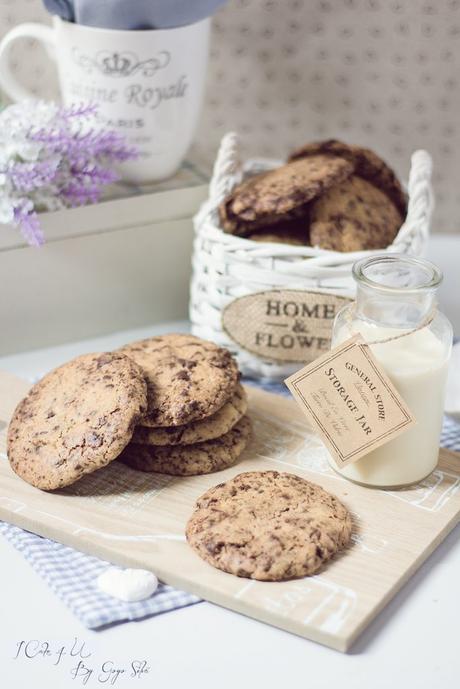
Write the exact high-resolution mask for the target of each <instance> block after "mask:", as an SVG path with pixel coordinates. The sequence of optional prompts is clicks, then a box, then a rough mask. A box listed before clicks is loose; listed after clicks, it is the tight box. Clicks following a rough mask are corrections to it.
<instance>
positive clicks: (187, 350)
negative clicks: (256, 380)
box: [119, 333, 239, 427]
mask: <svg viewBox="0 0 460 689" xmlns="http://www.w3.org/2000/svg"><path fill="white" fill-rule="evenodd" d="M119 351H121V352H122V353H123V354H126V355H127V356H129V357H130V358H132V359H133V360H134V361H135V362H136V363H137V364H138V365H139V366H140V367H141V369H142V370H143V372H144V375H145V378H146V381H147V402H148V409H147V413H146V414H145V415H144V416H143V418H142V420H141V424H142V425H143V426H152V427H158V426H181V425H184V424H187V423H190V422H191V421H198V420H201V419H204V418H206V417H207V416H211V414H214V413H215V412H216V411H217V410H218V409H220V408H221V407H222V406H223V405H224V404H225V403H226V402H228V401H229V400H230V399H231V397H232V396H233V393H234V391H235V388H236V386H237V384H238V379H239V372H238V366H237V363H236V361H235V360H234V359H233V357H232V355H231V354H230V352H229V351H228V350H227V349H224V348H223V347H218V346H217V345H215V344H214V343H213V342H208V341H207V340H203V339H201V338H199V337H194V336H193V335H187V334H182V333H180V334H171V335H160V336H158V337H150V338H148V339H146V340H141V341H139V342H133V343H131V344H128V345H126V346H124V347H122V348H121V349H120V350H119Z"/></svg>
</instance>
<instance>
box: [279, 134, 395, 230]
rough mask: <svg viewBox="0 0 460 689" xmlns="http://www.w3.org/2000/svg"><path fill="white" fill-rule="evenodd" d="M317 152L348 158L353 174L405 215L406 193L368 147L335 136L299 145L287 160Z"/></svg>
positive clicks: (388, 169)
mask: <svg viewBox="0 0 460 689" xmlns="http://www.w3.org/2000/svg"><path fill="white" fill-rule="evenodd" d="M320 154H323V155H334V156H339V157H341V158H345V159H346V160H348V161H349V162H350V163H351V164H352V165H353V167H354V172H355V174H356V175H358V176H359V177H363V178H364V179H366V180H367V181H368V182H371V183H372V184H373V185H374V186H376V187H377V188H379V189H381V190H382V191H384V192H385V193H386V194H387V196H388V197H389V198H390V199H391V200H392V201H393V203H394V205H395V206H396V208H397V209H398V210H399V212H400V214H401V215H402V216H403V217H405V215H406V212H407V194H406V192H405V191H404V189H403V187H402V185H401V183H400V182H399V180H398V178H397V176H396V174H395V173H394V171H393V170H392V169H391V167H390V166H389V165H387V163H386V162H385V161H384V160H382V158H380V156H378V155H377V154H376V153H375V152H374V151H372V150H371V149H370V148H363V147H362V146H355V145H352V144H347V143H345V142H343V141H339V140H338V139H328V140H326V141H317V142H313V143H309V144H306V145H305V146H302V147H301V148H299V149H297V150H296V151H294V152H293V153H291V155H290V156H289V160H290V161H295V160H301V159H302V158H308V157H309V156H317V155H320Z"/></svg>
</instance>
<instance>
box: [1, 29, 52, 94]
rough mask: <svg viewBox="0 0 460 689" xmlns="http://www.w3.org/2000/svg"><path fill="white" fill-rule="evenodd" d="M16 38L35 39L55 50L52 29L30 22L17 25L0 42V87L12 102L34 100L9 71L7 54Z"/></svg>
mask: <svg viewBox="0 0 460 689" xmlns="http://www.w3.org/2000/svg"><path fill="white" fill-rule="evenodd" d="M18 38H35V39H37V40H38V41H41V42H42V43H44V44H45V46H47V47H51V48H52V49H54V48H55V37H54V29H52V28H51V27H50V26H46V25H45V24H35V23H32V22H29V23H26V24H19V26H15V27H14V29H11V31H8V33H7V34H6V35H5V36H4V37H3V39H2V41H0V87H1V88H2V89H3V91H4V92H5V93H6V95H7V96H9V97H10V98H11V99H12V100H13V101H20V100H30V99H31V98H32V99H35V98H36V96H34V94H33V93H31V92H30V91H28V90H27V89H26V88H24V86H21V84H20V83H19V82H18V81H17V79H16V77H15V76H14V74H13V72H12V71H11V67H10V62H9V54H10V49H11V46H12V44H13V43H14V41H16V40H17V39H18Z"/></svg>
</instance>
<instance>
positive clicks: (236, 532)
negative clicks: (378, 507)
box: [186, 471, 352, 581]
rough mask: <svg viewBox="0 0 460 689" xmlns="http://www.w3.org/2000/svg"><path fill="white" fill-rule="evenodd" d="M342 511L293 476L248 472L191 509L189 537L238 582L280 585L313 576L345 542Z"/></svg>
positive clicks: (346, 522)
mask: <svg viewBox="0 0 460 689" xmlns="http://www.w3.org/2000/svg"><path fill="white" fill-rule="evenodd" d="M351 530H352V522H351V516H350V513H349V512H348V510H347V508H346V507H345V506H344V505H343V504H342V503H341V502H340V501H339V500H338V498H336V497H335V495H332V494H331V493H328V492H327V491H325V490H324V489H323V488H321V486H318V485H316V484H315V483H310V481H306V480H305V479H303V478H301V477H300V476H296V475H295V474H288V473H284V472H283V473H281V472H278V471H249V472H245V473H242V474H238V475H237V476H235V477H234V478H233V479H231V480H230V481H227V482H226V483H220V484H219V485H217V486H214V487H213V488H210V489H209V490H208V491H206V493H204V494H203V495H202V496H201V497H200V498H198V500H197V502H196V507H195V511H194V512H193V514H192V516H191V517H190V519H189V521H188V523H187V527H186V536H187V541H188V543H189V544H190V546H191V547H192V548H193V549H194V550H195V551H196V553H197V554H198V555H199V556H200V557H201V558H203V560H205V561H206V562H208V563H209V564H210V565H212V566H213V567H216V568H218V569H221V570H223V571H224V572H229V573H230V574H235V575H236V576H238V577H248V578H250V579H259V580H260V581H283V580H286V579H295V578H298V577H304V576H308V575H310V574H314V573H315V572H316V571H317V570H318V569H320V567H321V566H322V565H323V564H324V563H325V562H326V561H327V560H329V559H331V558H332V557H333V556H334V554H335V553H337V552H338V551H339V550H342V549H343V548H344V547H345V546H346V545H347V544H348V543H349V540H350V536H351Z"/></svg>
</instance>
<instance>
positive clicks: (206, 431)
mask: <svg viewBox="0 0 460 689" xmlns="http://www.w3.org/2000/svg"><path fill="white" fill-rule="evenodd" d="M247 408H248V398H247V395H246V392H245V390H244V388H243V386H242V385H238V386H237V387H236V390H235V392H234V393H233V397H232V398H231V399H230V400H229V401H228V402H226V403H225V404H224V406H223V407H221V408H220V409H218V410H217V411H216V412H215V414H213V415H212V416H207V417H206V418H205V419H202V420H201V421H192V422H191V423H189V424H187V425H185V426H164V427H163V428H149V427H148V426H138V427H137V428H136V429H135V431H134V434H133V438H132V442H133V443H139V444H141V445H142V444H144V445H193V444H194V443H202V442H204V441H205V440H213V439H214V438H220V436H222V435H224V434H225V433H227V432H228V431H229V430H230V429H231V428H233V426H234V425H235V424H236V423H237V422H238V421H239V420H240V419H241V418H242V417H243V416H244V415H245V414H246V411H247Z"/></svg>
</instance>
